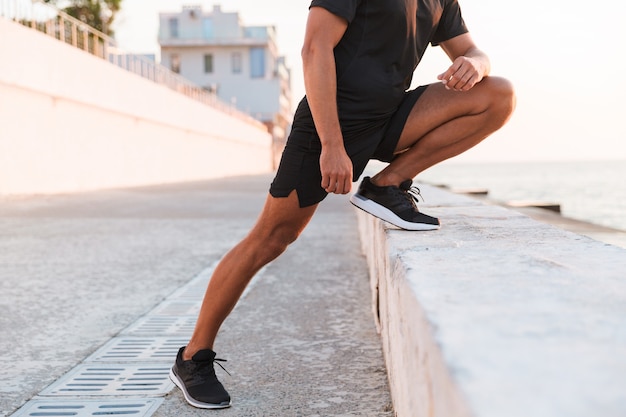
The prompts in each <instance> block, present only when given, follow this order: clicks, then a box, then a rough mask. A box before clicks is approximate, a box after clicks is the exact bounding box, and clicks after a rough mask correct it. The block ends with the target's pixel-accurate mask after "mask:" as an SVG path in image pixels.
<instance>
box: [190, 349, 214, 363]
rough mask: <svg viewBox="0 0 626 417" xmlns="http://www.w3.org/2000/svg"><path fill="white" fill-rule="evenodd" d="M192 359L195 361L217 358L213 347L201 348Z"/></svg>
mask: <svg viewBox="0 0 626 417" xmlns="http://www.w3.org/2000/svg"><path fill="white" fill-rule="evenodd" d="M191 359H192V360H193V361H195V362H204V361H212V360H213V359H215V352H213V351H212V350H211V349H204V350H199V351H197V352H196V354H195V355H193V357H192V358H191Z"/></svg>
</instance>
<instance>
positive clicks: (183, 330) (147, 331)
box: [122, 316, 197, 339]
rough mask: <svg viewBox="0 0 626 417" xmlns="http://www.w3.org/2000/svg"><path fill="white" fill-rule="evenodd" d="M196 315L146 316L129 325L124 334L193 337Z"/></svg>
mask: <svg viewBox="0 0 626 417" xmlns="http://www.w3.org/2000/svg"><path fill="white" fill-rule="evenodd" d="M196 319H197V318H196V316H182V317H176V316H145V317H142V318H140V319H139V320H137V321H136V322H135V323H133V324H131V325H130V326H128V327H127V328H126V329H125V330H124V331H123V332H122V334H123V335H129V336H185V337H187V339H189V338H190V337H191V334H192V333H193V329H194V327H195V326H196Z"/></svg>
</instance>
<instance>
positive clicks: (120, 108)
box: [0, 19, 273, 195]
mask: <svg viewBox="0 0 626 417" xmlns="http://www.w3.org/2000/svg"><path fill="white" fill-rule="evenodd" d="M0 57H1V58H0V59H1V64H0V195H2V194H4V195H6V194H32V193H58V192H75V191H84V190H91V189H97V188H108V187H124V186H133V185H143V184H153V183H164V182H177V181H190V180H196V179H204V178H216V177H223V176H229V175H244V174H257V173H266V172H270V171H271V170H272V169H273V165H272V163H273V162H272V161H273V159H272V146H271V137H270V135H269V134H268V133H267V130H266V129H265V127H264V126H262V125H261V124H260V123H256V122H245V121H243V120H242V119H239V118H237V117H234V116H232V115H229V114H227V113H224V112H221V111H219V110H216V109H213V108H211V107H209V106H206V105H203V104H201V103H199V102H196V101H195V100H192V99H190V98H187V97H185V96H183V95H181V94H178V93H176V92H174V91H172V90H170V89H168V88H166V87H164V86H160V85H157V84H155V83H153V82H151V81H148V80H146V79H143V78H141V77H139V76H137V75H134V74H132V73H129V72H127V71H124V70H122V69H119V68H117V67H115V66H113V65H111V64H109V63H108V62H105V61H103V60H101V59H99V58H96V57H94V56H92V55H89V54H87V53H85V52H83V51H80V50H77V49H75V48H73V47H71V46H69V45H66V44H64V43H62V42H59V41H57V40H55V39H53V38H51V37H48V36H46V35H44V34H42V33H39V32H36V31H34V30H31V29H28V28H25V27H22V26H20V25H18V24H16V23H14V22H10V21H6V20H4V19H0Z"/></svg>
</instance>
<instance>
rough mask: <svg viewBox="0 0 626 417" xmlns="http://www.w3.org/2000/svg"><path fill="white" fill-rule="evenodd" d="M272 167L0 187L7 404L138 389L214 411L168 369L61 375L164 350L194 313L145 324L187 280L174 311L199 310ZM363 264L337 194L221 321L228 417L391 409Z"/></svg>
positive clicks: (4, 407)
mask: <svg viewBox="0 0 626 417" xmlns="http://www.w3.org/2000/svg"><path fill="white" fill-rule="evenodd" d="M270 181H271V177H270V176H255V177H245V178H243V177H240V178H230V179H225V180H215V181H206V182H198V183H188V184H177V185H163V186H155V187H143V188H135V189H124V190H108V191H99V192H93V193H83V194H76V195H60V196H36V197H25V198H3V199H0V333H1V334H2V337H1V338H0V349H1V351H2V352H3V353H2V354H1V355H0V366H2V369H3V371H2V383H1V385H0V416H8V415H11V414H12V413H13V412H14V411H15V410H17V409H18V408H19V407H20V406H22V405H23V404H25V403H27V402H28V401H29V400H31V399H33V398H34V399H35V400H36V401H39V402H40V403H41V402H46V404H47V403H54V404H62V403H68V404H69V403H71V404H77V403H81V404H83V403H84V404H87V405H89V406H93V404H96V403H98V404H99V403H108V404H111V403H117V404H120V405H124V404H131V403H132V402H129V401H126V399H141V400H142V401H144V402H145V403H146V404H147V406H146V410H147V409H148V408H150V407H152V408H151V410H150V411H149V413H148V411H147V412H146V414H142V415H154V416H159V417H165V416H195V415H206V414H207V411H202V410H196V409H193V408H191V407H188V406H187V405H185V404H184V402H183V400H182V396H181V395H180V392H179V391H178V390H177V389H173V387H172V386H171V384H169V385H168V384H167V383H165V382H164V384H165V385H164V386H165V388H166V393H165V394H162V395H161V394H157V395H146V394H144V393H141V392H138V393H135V394H133V393H132V392H130V394H129V392H128V391H122V390H118V391H114V392H110V393H107V392H104V391H106V390H104V391H103V392H102V393H94V392H93V390H92V391H91V392H89V393H80V392H78V394H77V390H76V389H64V388H59V387H58V385H57V384H58V383H59V381H60V380H62V377H64V375H66V374H67V373H68V372H75V371H76V370H79V369H82V368H81V367H85V366H86V364H87V365H89V364H91V365H92V366H93V365H94V364H97V365H98V366H99V367H100V368H106V369H109V368H111V367H113V365H111V364H118V365H116V367H117V368H120V367H124V366H128V367H132V366H134V365H135V364H138V363H141V364H144V365H145V364H146V363H150V362H149V361H154V362H153V363H154V364H155V365H163V366H165V365H169V364H170V363H171V358H172V356H171V355H172V352H175V350H176V348H177V346H178V344H180V343H181V341H184V340H186V338H187V337H188V334H189V332H190V329H191V327H190V325H189V323H187V325H186V326H185V325H183V326H179V327H178V328H177V330H176V331H172V330H171V329H170V330H163V329H159V328H156V327H150V326H148V327H146V326H144V327H142V329H143V330H141V331H139V330H137V329H139V328H140V325H141V323H142V322H143V323H144V324H145V323H146V322H149V321H150V319H158V320H165V318H166V316H165V315H163V314H162V312H163V311H164V309H165V308H168V307H169V308H170V311H173V310H172V304H171V303H170V304H169V305H167V306H166V305H165V304H166V303H167V302H168V301H172V300H173V298H172V297H173V296H176V295H178V296H181V294H182V297H183V299H184V300H185V303H187V304H185V306H187V309H186V310H184V309H181V308H180V307H181V305H183V304H184V303H182V302H181V303H179V304H178V305H176V306H174V307H177V308H178V310H176V309H174V310H176V311H173V313H171V315H170V316H167V318H172V317H178V318H181V319H187V320H190V317H194V315H195V312H196V311H197V304H198V303H199V300H200V299H201V298H202V292H203V288H204V282H205V281H206V279H207V278H208V277H209V276H210V269H211V267H212V266H213V265H214V264H215V263H216V262H217V261H218V260H219V259H220V258H221V257H222V256H223V255H224V253H225V252H226V251H227V250H228V249H229V248H230V247H231V246H232V245H233V244H235V243H236V242H237V241H238V240H239V239H240V238H242V237H243V236H244V234H245V233H246V232H247V231H248V229H249V228H250V226H251V225H252V224H253V222H254V221H255V218H256V216H257V214H258V213H259V211H260V209H261V207H262V204H263V202H264V198H265V195H266V193H267V189H268V187H269V183H270ZM367 274H368V272H367V266H366V264H365V260H364V257H363V256H362V254H361V250H360V243H359V237H358V233H357V227H356V218H355V214H354V211H353V209H352V207H351V205H350V204H349V203H348V200H347V198H346V197H345V196H329V198H328V199H327V200H326V201H325V202H324V203H323V204H322V206H321V207H320V209H319V211H318V213H317V214H316V216H315V217H314V219H313V221H312V222H311V224H310V225H309V227H308V228H307V230H305V232H304V233H303V235H302V236H301V238H300V239H299V240H298V241H297V242H296V243H294V245H292V247H291V248H290V250H288V251H287V253H285V254H284V255H283V256H282V257H280V258H279V259H277V260H276V261H274V262H273V263H272V264H270V265H269V266H268V267H267V268H265V269H264V270H263V271H262V272H261V273H260V276H259V278H258V279H255V280H254V281H253V284H252V286H251V287H250V289H249V291H247V293H246V294H245V297H244V298H243V299H242V302H241V303H240V304H239V305H238V306H237V307H236V309H235V310H234V312H233V314H232V315H231V316H230V317H229V319H228V320H227V321H226V323H225V324H224V327H223V332H222V333H221V334H220V337H219V338H218V341H217V344H216V350H217V352H218V355H219V356H220V357H223V358H225V359H228V362H227V363H226V364H225V366H226V368H227V369H228V371H229V372H230V373H231V374H232V376H230V377H229V376H228V375H226V374H224V373H222V372H221V370H218V375H220V376H221V379H222V380H223V382H224V384H225V385H226V387H227V388H228V389H229V391H230V393H231V395H232V396H233V407H232V408H230V409H228V410H223V411H220V412H219V414H220V416H315V415H320V416H322V415H323V416H340V415H341V416H346V415H359V416H391V415H393V412H392V411H390V409H391V406H390V403H391V400H390V397H389V391H388V385H387V377H386V373H385V367H384V363H383V358H382V353H381V349H380V339H379V337H378V335H377V334H376V332H375V327H374V322H373V317H372V313H371V304H370V293H369V282H368V276H367ZM178 300H181V298H178ZM164 301H165V302H164ZM159 311H161V313H159ZM158 320H157V321H158ZM133 329H134V330H133ZM146 329H150V330H149V331H147V330H146ZM160 332H161V333H160ZM146 340H149V341H153V342H154V341H156V342H160V343H161V342H162V343H163V345H162V346H157V347H154V345H152V346H151V347H148V348H146V349H147V350H150V352H149V353H152V356H150V355H148V356H150V358H148V359H145V358H144V357H141V358H139V359H132V358H131V359H128V358H124V357H123V356H117V357H115V356H111V355H109V356H107V354H106V352H105V353H102V352H104V351H102V349H100V348H104V349H106V348H111V349H112V350H114V351H115V350H116V349H118V347H116V346H118V345H115V343H117V342H120V343H121V345H123V344H124V343H129V341H131V342H133V341H134V342H141V343H144V342H146ZM132 349H136V348H132ZM132 349H131V350H132ZM155 358H156V359H155ZM146 361H148V362H146ZM120 379H121V378H120ZM51 384H52V385H51ZM70 385H72V384H70ZM93 385H96V384H93ZM146 385H150V384H146ZM152 385H155V384H152ZM73 386H74V387H75V386H76V384H74V385H73ZM47 387H48V388H47ZM168 387H169V388H168ZM134 402H135V403H140V402H141V401H134ZM29 404H30V403H29ZM19 413H22V414H23V415H28V414H24V413H25V411H24V409H22V411H21V412H18V413H16V414H17V415H19ZM78 415H81V414H78ZM85 415H90V414H85ZM136 415H138V414H136Z"/></svg>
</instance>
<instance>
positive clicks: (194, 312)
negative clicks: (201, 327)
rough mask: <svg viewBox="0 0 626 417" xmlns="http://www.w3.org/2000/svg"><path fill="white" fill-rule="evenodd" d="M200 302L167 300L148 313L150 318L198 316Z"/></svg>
mask: <svg viewBox="0 0 626 417" xmlns="http://www.w3.org/2000/svg"><path fill="white" fill-rule="evenodd" d="M201 305H202V300H201V299H200V300H197V301H193V300H175V299H172V300H170V299H168V300H165V301H163V302H162V303H161V304H159V305H158V306H157V307H156V308H155V309H154V310H152V311H151V312H150V315H151V316H156V315H159V316H196V317H197V316H198V313H199V312H200V306H201Z"/></svg>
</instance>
